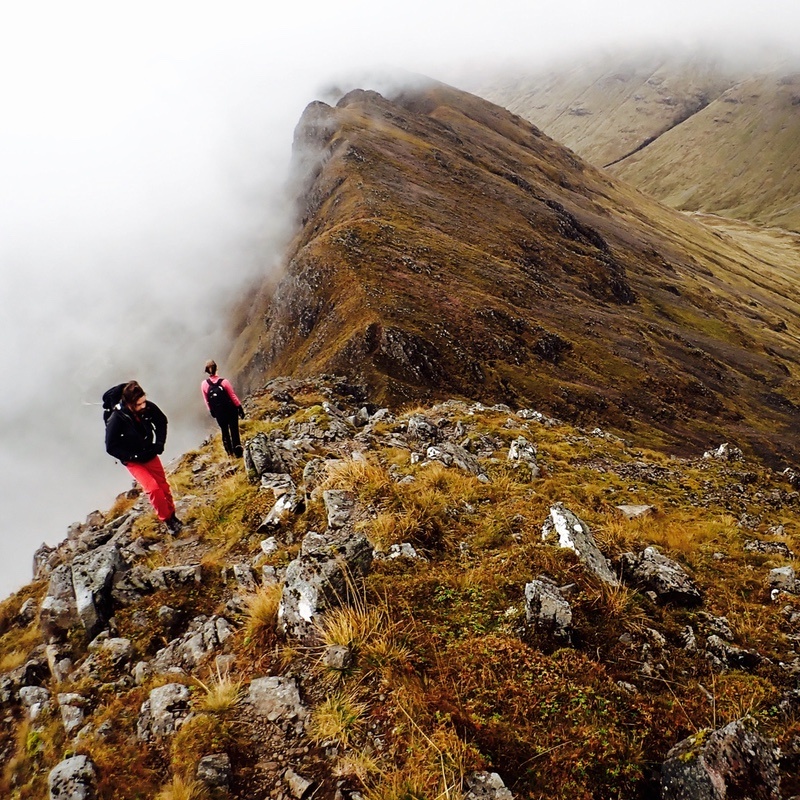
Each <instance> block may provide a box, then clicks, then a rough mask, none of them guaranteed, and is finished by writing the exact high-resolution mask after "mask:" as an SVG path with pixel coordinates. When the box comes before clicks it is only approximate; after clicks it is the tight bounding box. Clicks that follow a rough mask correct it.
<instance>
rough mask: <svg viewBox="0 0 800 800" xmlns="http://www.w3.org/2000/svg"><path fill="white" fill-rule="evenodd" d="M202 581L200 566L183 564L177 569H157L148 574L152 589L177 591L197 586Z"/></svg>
mask: <svg viewBox="0 0 800 800" xmlns="http://www.w3.org/2000/svg"><path fill="white" fill-rule="evenodd" d="M202 579H203V569H202V567H201V565H200V564H183V565H181V566H178V567H159V568H158V569H154V570H153V571H152V572H151V573H150V583H151V585H152V586H153V588H154V589H156V590H158V589H162V590H163V589H177V588H180V587H181V586H199V585H200V583H201V582H202Z"/></svg>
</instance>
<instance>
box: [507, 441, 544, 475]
mask: <svg viewBox="0 0 800 800" xmlns="http://www.w3.org/2000/svg"><path fill="white" fill-rule="evenodd" d="M536 455H537V454H536V447H535V446H534V445H533V444H531V443H530V442H529V441H528V440H527V439H526V438H525V437H524V436H518V437H517V438H516V439H514V441H513V442H511V445H510V447H509V448H508V460H509V461H511V462H512V464H527V466H528V468H529V469H530V472H531V478H532V479H535V478H538V477H539V474H540V469H539V464H538V463H537V461H536Z"/></svg>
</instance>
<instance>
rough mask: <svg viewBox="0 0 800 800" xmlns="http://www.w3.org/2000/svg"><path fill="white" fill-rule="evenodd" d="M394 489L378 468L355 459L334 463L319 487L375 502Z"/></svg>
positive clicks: (390, 480)
mask: <svg viewBox="0 0 800 800" xmlns="http://www.w3.org/2000/svg"><path fill="white" fill-rule="evenodd" d="M393 487H394V482H393V481H392V479H391V477H390V475H389V473H388V472H387V471H386V470H385V469H384V468H383V467H380V466H376V465H375V464H372V463H370V462H369V461H361V460H355V459H349V460H341V461H334V462H333V463H332V464H331V465H330V466H329V467H328V477H327V478H326V480H325V481H324V482H323V483H322V485H321V486H320V489H321V490H325V489H342V490H344V491H349V492H353V493H354V494H355V495H357V496H358V497H360V498H362V500H364V501H367V502H375V501H377V500H379V499H381V498H385V497H386V496H388V495H389V494H390V493H391V491H392V489H393Z"/></svg>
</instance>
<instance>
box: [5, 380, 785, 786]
mask: <svg viewBox="0 0 800 800" xmlns="http://www.w3.org/2000/svg"><path fill="white" fill-rule="evenodd" d="M246 407H247V411H248V421H247V422H246V423H245V424H244V433H245V441H246V448H245V450H246V452H245V458H244V462H243V463H241V462H233V461H229V460H227V459H226V458H225V457H224V456H223V455H222V451H221V447H220V445H219V442H218V441H217V439H216V438H215V439H212V440H210V441H208V442H206V443H205V444H204V445H203V446H202V447H201V448H199V449H198V450H196V451H194V452H191V453H187V454H186V455H185V456H184V457H183V458H182V459H180V461H179V463H177V464H176V465H174V466H173V468H172V472H171V481H172V483H173V485H174V486H175V487H176V493H177V496H178V498H179V514H180V515H181V516H182V517H184V518H186V520H187V521H188V523H189V524H188V526H187V527H188V530H187V531H186V532H185V533H184V534H182V535H181V538H180V539H172V538H170V537H168V536H166V535H165V534H164V533H163V532H162V531H160V530H159V528H158V526H157V524H156V522H155V520H154V518H153V516H152V513H151V512H150V510H149V507H148V505H147V503H146V501H145V499H144V498H142V497H140V496H139V495H138V493H137V492H136V491H135V490H132V491H131V492H129V493H127V494H126V495H122V496H120V497H119V498H117V501H116V502H115V504H114V507H113V508H112V509H111V510H110V511H109V512H106V513H101V512H94V513H92V514H90V515H89V517H88V518H87V520H86V522H85V523H81V524H75V525H73V526H71V527H70V529H69V531H68V532H67V536H66V538H65V539H64V541H63V542H62V543H61V544H59V545H58V546H57V547H53V548H51V547H47V546H42V548H40V550H39V551H38V552H37V554H36V557H35V561H34V581H33V582H32V583H31V584H30V585H29V586H27V587H25V589H23V590H22V591H21V592H19V593H17V594H16V595H14V596H12V597H10V598H8V600H6V601H5V602H4V603H3V605H2V607H0V608H1V609H2V615H1V616H0V667H2V669H0V706H1V707H2V717H0V763H2V764H3V765H4V766H3V772H2V777H1V778H0V789H1V790H2V792H0V793H2V795H3V796H7V797H10V798H26V797H43V796H47V795H48V793H49V796H50V797H51V798H54V799H55V798H59V800H61V799H63V800H66V798H106V797H108V798H111V797H114V798H117V797H120V798H129V797H130V798H134V797H155V796H158V797H161V798H168V797H184V796H185V797H189V796H192V797H202V796H207V797H235V798H239V797H241V798H262V797H263V798H267V797H274V798H291V797H294V798H298V799H302V798H307V797H308V798H310V797H312V796H313V797H321V798H327V797H330V798H340V799H341V800H345V799H346V798H355V799H356V800H358V798H367V800H369V799H370V798H378V797H397V798H400V797H428V796H431V797H435V796H440V795H442V794H445V795H447V796H452V797H464V798H469V800H478V799H479V798H481V799H482V798H498V799H502V800H507V798H511V797H515V796H517V797H537V796H545V795H546V796H549V797H564V798H568V797H569V798H581V797H586V798H588V797H600V798H605V797H609V798H611V797H627V798H630V797H642V798H644V797H653V796H657V795H658V794H659V793H660V796H661V797H662V798H664V799H665V800H672V799H675V800H677V798H724V797H752V798H770V799H772V798H775V799H776V800H777V798H788V797H790V796H792V795H794V794H796V793H798V792H800V784H799V783H798V779H797V773H798V769H797V767H798V764H800V724H798V722H797V720H798V711H799V710H800V656H799V655H798V652H797V646H798V641H800V597H798V594H799V593H800V583H799V582H798V580H797V578H796V575H795V570H794V559H795V556H794V553H795V552H796V551H797V547H798V538H797V537H798V529H797V523H796V520H797V509H798V506H799V505H800V496H799V495H798V492H797V491H796V490H795V485H794V484H795V483H796V479H795V476H794V474H793V473H791V472H790V471H789V472H787V473H785V474H777V473H774V472H771V471H770V470H767V469H765V468H763V467H761V466H759V465H758V464H756V463H751V462H750V461H748V460H747V459H746V458H745V457H744V455H743V454H742V453H741V451H739V450H737V449H736V448H735V447H734V446H732V445H730V444H724V445H721V446H720V445H718V443H710V449H709V450H708V451H707V452H706V453H705V454H698V457H697V458H696V459H675V458H669V457H666V456H664V455H661V454H657V453H648V452H644V451H641V450H638V449H636V448H635V447H633V446H632V445H631V444H630V443H627V442H625V441H623V440H622V439H620V438H618V437H617V436H614V435H612V434H610V433H607V432H605V431H602V430H600V429H595V430H591V431H586V430H580V429H576V428H573V427H571V426H568V425H565V424H563V423H561V422H559V421H558V420H555V419H552V418H549V417H547V416H545V415H543V414H540V413H538V412H537V411H536V410H533V409H511V408H508V407H506V406H493V407H485V406H482V405H480V404H474V403H467V402H462V401H449V402H446V403H441V404H438V405H435V406H432V407H428V408H422V407H420V408H417V409H413V410H410V411H409V412H407V413H402V414H396V413H392V412H390V411H389V410H387V409H381V408H376V407H374V406H371V405H370V404H369V402H368V401H367V399H366V398H365V397H364V396H363V393H362V392H361V390H359V388H358V387H353V386H349V385H347V384H345V383H344V382H343V381H340V380H337V379H322V380H320V381H315V382H309V381H290V380H277V381H273V382H271V383H270V384H268V385H267V386H266V387H265V389H264V390H263V391H262V392H260V393H258V394H256V395H255V396H253V397H251V398H249V399H248V401H247V403H246ZM181 791H183V792H184V794H180V792H181ZM192 792H194V794H192Z"/></svg>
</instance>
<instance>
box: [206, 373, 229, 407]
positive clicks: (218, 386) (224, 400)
mask: <svg viewBox="0 0 800 800" xmlns="http://www.w3.org/2000/svg"><path fill="white" fill-rule="evenodd" d="M206 397H207V398H208V409H209V411H211V416H213V417H218V416H219V415H220V414H224V413H225V412H226V411H233V400H231V396H230V395H229V394H228V391H227V389H226V388H225V387H224V386H223V385H222V379H220V380H218V381H217V382H216V383H214V381H212V380H211V378H208V394H207V395H206Z"/></svg>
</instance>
